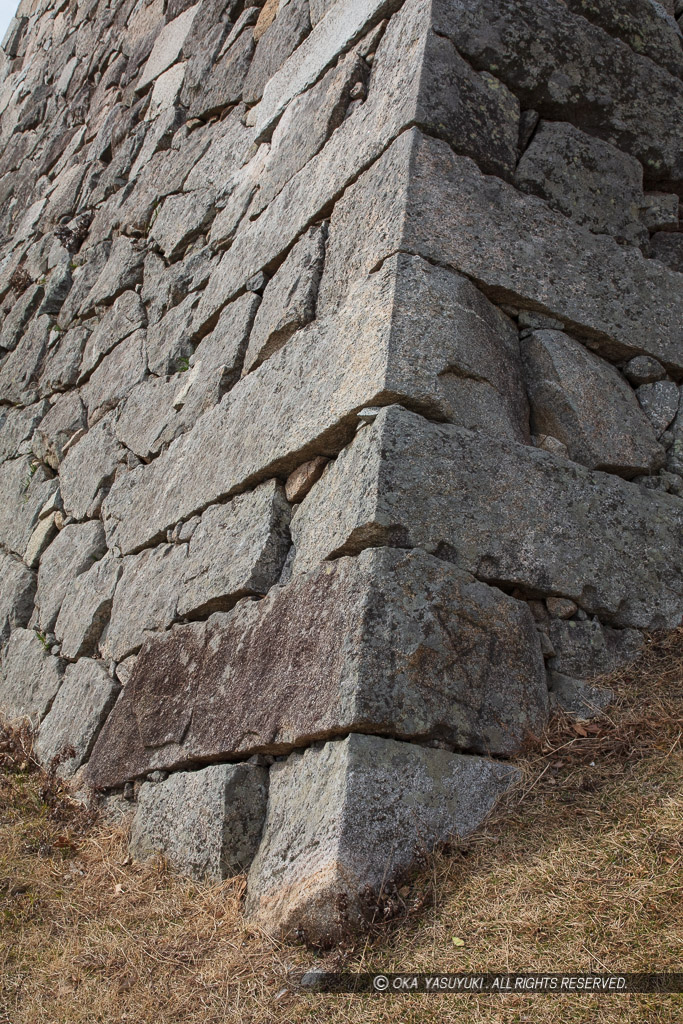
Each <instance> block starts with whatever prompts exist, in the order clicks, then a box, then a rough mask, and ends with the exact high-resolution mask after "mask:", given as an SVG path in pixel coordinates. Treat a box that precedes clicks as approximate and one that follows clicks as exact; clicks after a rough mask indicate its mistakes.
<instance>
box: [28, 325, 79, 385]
mask: <svg viewBox="0 0 683 1024" xmlns="http://www.w3.org/2000/svg"><path fill="white" fill-rule="evenodd" d="M89 337H90V331H89V330H88V328H87V327H74V328H72V329H71V330H68V331H65V332H64V333H62V332H61V331H55V330H53V331H52V332H51V334H50V335H49V337H48V349H47V352H46V354H45V359H44V360H43V363H42V366H41V368H40V380H39V382H38V387H39V390H40V393H41V395H53V394H54V392H56V391H66V390H68V389H69V388H73V387H75V385H76V384H77V383H78V380H79V376H80V367H81V363H82V360H83V353H84V350H85V347H86V344H87V342H88V338H89Z"/></svg>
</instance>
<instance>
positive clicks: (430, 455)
mask: <svg viewBox="0 0 683 1024" xmlns="http://www.w3.org/2000/svg"><path fill="white" fill-rule="evenodd" d="M682 529H683V503H682V502H681V501H680V499H679V498H675V497H673V496H672V495H667V494H656V493H654V492H652V491H644V490H642V489H641V488H640V487H639V486H638V485H637V484H635V483H629V482H627V481H625V480H621V479H619V478H618V477H615V476H612V475H611V474H608V473H600V472H596V471H592V470H588V469H584V468H583V467H581V466H578V465H576V464H575V463H571V462H568V461H567V460H566V459H563V458H561V457H559V456H555V455H550V454H549V453H547V452H544V451H540V450H539V449H538V448H531V447H527V446H524V445H519V444H515V443H514V442H511V441H504V440H502V439H499V440H494V439H492V438H488V437H486V436H484V435H481V434H475V433H472V432H470V431H466V430H462V429H460V428H458V427H454V426H451V425H448V424H436V423H429V422H428V421H426V420H424V419H422V418H421V417H419V416H416V415H414V414H413V413H411V412H407V411H405V410H403V409H400V408H397V407H392V408H390V409H385V410H383V411H382V412H381V413H380V415H379V416H378V417H377V419H376V420H375V422H374V424H373V425H372V426H369V427H364V428H363V430H362V431H361V432H360V433H359V435H358V437H357V438H356V440H355V441H354V443H353V444H352V445H350V447H349V448H348V449H347V450H346V451H344V452H342V453H341V455H340V456H339V457H338V458H337V460H336V461H335V462H334V464H332V465H330V466H329V467H328V469H327V471H326V473H325V474H324V476H323V477H322V479H321V480H320V481H319V482H318V483H317V484H315V485H314V487H313V488H312V490H311V492H310V494H309V495H308V497H307V498H306V499H305V500H304V501H303V502H302V504H301V505H299V507H298V509H297V510H296V512H295V514H294V516H293V518H292V524H291V533H292V540H293V543H294V547H295V557H294V563H293V571H294V573H295V574H296V573H297V572H299V571H307V570H309V569H310V568H311V567H312V566H313V565H316V564H317V563H318V562H319V561H321V560H322V559H325V558H329V557H330V556H332V555H338V554H340V553H345V554H346V553H348V554H350V553H353V552H354V551H359V550H361V549H362V548H364V547H366V546H367V545H369V544H398V545H400V546H401V547H413V546H415V547H418V546H419V547H422V548H425V549H426V550H427V551H433V552H435V553H437V554H441V555H442V557H447V558H449V559H450V560H451V561H453V562H454V563H455V564H457V565H459V566H460V567H461V568H463V569H465V570H466V571H468V572H471V573H473V574H474V575H475V576H476V577H477V578H479V579H483V580H486V581H488V582H490V583H492V584H497V583H501V584H504V585H505V586H517V587H523V588H525V590H526V591H527V593H528V595H529V597H537V596H564V597H567V598H569V599H571V600H572V601H574V602H575V603H576V604H577V605H579V607H581V608H583V609H584V610H585V611H587V612H590V613H591V614H597V615H599V616H600V618H601V619H603V620H604V621H605V622H607V623H609V624H610V625H613V626H629V627H630V626H634V627H636V628H642V629H662V628H669V629H673V628H675V627H676V626H677V625H678V623H679V621H680V618H681V614H682V613H683V561H682V560H681V554H680V537H681V530H682Z"/></svg>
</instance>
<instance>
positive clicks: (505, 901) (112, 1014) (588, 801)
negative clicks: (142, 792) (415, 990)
mask: <svg viewBox="0 0 683 1024" xmlns="http://www.w3.org/2000/svg"><path fill="white" fill-rule="evenodd" d="M612 684H613V685H614V686H615V687H616V689H617V691H618V693H619V695H620V699H619V703H618V705H617V707H616V708H615V709H612V710H611V711H610V713H609V717H606V718H604V719H601V720H600V722H599V724H598V725H597V726H595V727H592V728H590V729H589V730H581V729H580V728H579V729H577V728H576V727H574V726H572V725H571V723H569V722H568V721H558V722H556V723H555V724H554V725H553V728H552V730H551V732H550V733H549V735H548V736H547V737H545V739H544V741H543V742H542V745H541V747H537V748H536V750H535V752H532V753H531V754H529V756H528V757H527V758H526V759H525V760H524V762H523V767H524V769H525V783H524V785H523V786H522V787H521V789H520V790H519V791H518V792H517V793H515V794H513V795H512V796H511V797H510V798H509V799H508V800H507V801H506V804H505V806H504V807H502V808H501V809H500V811H499V812H498V814H497V816H496V818H495V820H493V821H491V822H490V823H489V825H488V827H487V829H486V831H485V832H482V833H480V834H478V835H477V836H476V837H475V838H473V839H472V840H471V841H470V842H469V843H468V844H467V845H464V846H460V847H459V848H458V849H456V850H452V851H450V852H449V853H446V852H441V853H439V854H437V855H435V856H434V858H433V859H432V861H431V863H430V865H429V867H428V869H426V870H425V871H423V872H422V874H420V875H419V877H417V878H416V879H415V881H414V883H413V884H412V886H411V887H410V890H409V892H407V893H405V905H404V906H403V907H402V908H401V914H399V916H398V917H397V919H396V920H394V921H392V922H391V923H389V924H385V925H384V926H383V927H382V928H378V929H377V932H376V933H375V934H374V935H372V936H371V937H369V938H368V939H367V940H366V941H364V942H362V943H360V944H359V945H358V947H357V948H350V949H345V950H337V951H335V952H334V953H333V954H325V955H316V954H315V953H312V952H310V951H307V950H306V949H304V948H302V947H300V946H288V945H281V944H277V943H274V942H271V941H269V940H268V939H267V938H266V937H264V936H262V935H258V934H254V933H253V932H251V931H249V930H248V929H246V928H245V926H244V923H243V921H242V919H241V896H242V892H243V888H244V880H243V879H241V878H240V879H236V880H233V881H230V882H226V883H225V884H224V885H222V886H219V887H212V888H208V887H202V886H199V885H196V884H192V883H190V882H187V881H186V880H182V879H177V878H173V877H172V876H170V875H169V874H168V873H167V872H166V871H165V870H164V867H163V865H161V864H151V865H145V866H140V865H133V864H130V863H128V860H127V857H126V846H125V834H124V831H123V830H122V829H118V830H116V829H113V828H112V827H107V826H106V825H104V824H102V823H101V822H96V821H92V820H90V819H89V818H88V816H87V815H85V814H83V813H82V812H79V811H77V810H74V808H73V806H72V805H70V804H69V802H68V801H67V800H66V799H65V797H64V795H63V794H62V793H60V791H59V789H58V787H56V786H55V785H54V784H53V783H50V782H49V781H48V780H45V778H44V777H43V776H41V774H40V773H39V772H37V771H35V770H32V768H31V764H30V759H29V757H28V756H27V754H26V753H25V752H22V750H21V749H20V745H17V749H15V750H7V749H6V751H5V754H4V757H5V767H4V770H2V771H0V1024H6V1022H11V1024H85V1022H87V1024H94V1022H100V1021H101V1022H106V1024H118V1022H123V1021H130V1022H135V1024H219V1022H221V1024H224V1022H230V1024H232V1022H240V1024H252V1022H253V1024H278V1022H282V1024H284V1022H295V1021H296V1022H297V1024H299V1022H302V1024H308V1022H317V1021H325V1022H330V1024H335V1022H363V1024H379V1022H385V1021H386V1022H389V1021H391V1022H395V1024H409V1022H411V1024H412V1022H415V1024H417V1022H420V1024H423V1022H430V1021H433V1022H437V1021H438V1022H444V1021H453V1022H463V1024H465V1022H467V1024H478V1022H484V1021H485V1022H487V1024H493V1022H500V1024H503V1022H505V1024H508V1022H509V1024H512V1022H527V1021H528V1022H533V1024H545V1022H551V1021H552V1022H553V1024H554V1022H558V1021H562V1022H567V1024H588V1022H589V1021H590V1022H592V1021H594V1020H595V1019H596V1017H598V1016H599V1018H600V1022H601V1024H612V1022H616V1021H619V1022H622V1021H631V1022H634V1024H659V1022H662V1024H665V1022H667V1024H668V1022H670V1024H673V1022H674V1021H680V1020H681V1019H682V1018H683V1003H682V1001H681V997H680V996H616V995H615V996H567V995H563V996H554V995H553V996H529V995H527V996H525V995H512V996H468V995H460V996H455V995H450V996H417V997H412V998H411V997H410V996H408V997H382V996H364V997H363V996H355V997H350V996H322V995H312V994H311V995H305V996H304V995H300V994H299V993H297V992H296V991H292V989H291V988H290V987H289V986H288V979H287V974H288V971H290V970H302V969H306V968H309V967H311V966H313V965H317V966H319V967H325V968H327V969H337V968H344V969H346V970H387V971H390V970H434V969H438V970H439V971H448V970H467V971H483V970H505V971H507V970H511V971H514V970H539V971H549V970H569V969H574V970H597V971H602V970H614V971H638V970H674V969H678V970H680V969H681V950H682V948H683V945H682V936H683V915H681V903H680V892H681V880H682V873H681V864H682V862H683V861H682V852H683V850H682V845H683V844H682V834H681V803H682V799H681V793H682V787H681V781H682V776H683V758H682V755H681V743H680V740H681V726H682V722H683V630H679V631H678V632H677V633H675V634H673V635H670V636H668V637H666V638H659V639H655V640H653V642H652V643H651V644H650V646H649V647H648V650H647V653H646V654H645V656H644V657H643V658H642V659H641V662H640V663H639V664H638V665H637V666H636V667H635V668H634V669H632V670H631V671H630V672H628V673H622V674H621V675H620V676H618V677H615V678H614V679H613V680H612ZM582 731H583V732H585V733H586V734H585V735H581V732H582ZM1 746H2V744H0V748H1ZM0 757H2V755H1V754H0ZM22 765H23V768H22ZM454 936H456V937H458V938H461V939H463V940H464V946H462V947H459V948H458V947H456V946H455V945H454V943H453V941H452V940H453V937H454ZM3 1012H4V1014H5V1017H4V1018H3Z"/></svg>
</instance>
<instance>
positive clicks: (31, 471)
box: [0, 455, 59, 558]
mask: <svg viewBox="0 0 683 1024" xmlns="http://www.w3.org/2000/svg"><path fill="white" fill-rule="evenodd" d="M58 490H59V482H58V481H57V480H56V479H55V478H54V477H53V475H52V474H51V473H50V471H49V470H46V469H45V468H44V467H43V466H40V465H37V464H36V462H35V460H34V459H33V458H29V457H28V456H25V455H24V456H22V457H21V458H18V459H8V460H7V461H6V462H3V463H2V464H0V494H2V501H0V544H2V546H3V547H4V548H5V550H7V551H11V552H13V553H14V554H15V555H19V557H20V558H23V557H24V554H25V552H26V545H27V544H28V542H29V539H30V537H31V534H32V533H33V530H34V529H35V527H36V526H37V524H38V519H39V518H40V513H41V511H42V509H43V508H44V506H45V504H46V502H47V501H49V499H50V498H51V497H52V496H53V495H54V494H55V493H56V492H57V491H58Z"/></svg>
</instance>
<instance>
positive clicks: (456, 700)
mask: <svg viewBox="0 0 683 1024" xmlns="http://www.w3.org/2000/svg"><path fill="white" fill-rule="evenodd" d="M546 714H547V686H546V681H545V670H544V667H543V659H542V656H541V650H540V644H539V640H538V634H537V631H536V628H535V626H534V622H533V618H532V616H531V613H530V611H529V609H528V607H527V605H526V604H525V603H524V602H520V601H516V600H515V599H514V598H511V597H508V596H506V595H505V594H503V593H502V592H500V591H499V590H496V589H495V588H491V587H488V586H486V585H485V584H482V583H477V582H476V581H475V580H473V578H472V577H471V576H469V575H467V574H463V573H461V572H460V571H459V570H457V569H456V568H454V567H453V566H452V565H449V564H448V563H447V562H443V561H441V560H440V559H436V558H433V557H431V556H429V555H426V554H424V553H423V552H419V551H414V552H411V553H407V554H406V553H404V552H399V551H391V550H388V549H379V550H374V549H372V550H368V551H364V552H363V553H362V554H361V555H360V556H359V557H358V558H357V559H353V558H351V559H348V558H343V559H340V560H338V561H335V562H334V563H332V564H331V565H326V566H322V567H320V568H319V569H318V570H317V571H316V572H314V573H312V574H310V575H308V576H305V577H299V578H298V579H296V580H294V581H292V582H291V583H289V584H288V585H287V586H286V587H276V588H273V589H272V590H271V591H270V592H269V593H268V595H267V596H266V597H265V598H263V600H261V601H258V602H242V603H240V604H239V605H237V606H236V608H235V609H234V610H233V611H232V612H230V613H228V614H227V615H220V614H218V615H215V616H212V617H211V618H210V619H209V620H208V621H207V622H198V623H191V624H188V625H183V626H176V627H174V628H173V629H172V630H170V631H169V632H167V633H164V634H162V635H161V636H159V637H156V638H154V639H153V640H150V641H149V642H148V643H147V644H146V645H145V646H144V647H143V648H142V651H141V652H140V655H139V657H138V660H137V663H136V667H135V672H134V674H133V677H132V679H131V680H130V682H129V683H128V684H127V686H126V690H125V693H124V695H123V697H122V698H121V700H120V701H119V703H118V704H117V707H116V709H115V711H114V712H113V714H112V716H111V718H110V719H109V721H108V723H107V725H106V727H105V729H104V731H103V733H102V735H101V737H100V740H99V742H98V744H97V747H96V749H95V752H94V754H93V757H92V759H91V761H90V767H89V774H90V778H91V781H92V782H93V784H94V785H96V786H101V787H108V786H113V785H119V784H121V783H123V782H125V781H127V780H128V779H130V778H133V777H136V776H141V775H144V774H145V773H146V772H148V771H151V770H153V769H155V768H172V767H181V766H182V765H184V764H189V763H192V762H194V761H197V760H205V761H208V760H215V759H219V758H220V759H223V758H237V757H248V756H250V755H251V754H253V753H258V752H266V753H281V752H284V751H287V750H290V749H292V748H293V747H297V746H304V745H305V744H308V743H310V742H312V741H313V740H316V739H324V738H326V737H328V736H333V735H335V734H339V733H342V734H343V733H346V732H349V731H352V730H358V729H362V730H363V731H368V732H376V733H380V734H384V735H393V736H399V737H404V738H419V739H423V740H428V739H439V740H442V741H444V742H446V743H448V744H449V745H453V746H458V747H462V748H465V749H468V750H477V751H480V752H487V751H489V750H490V751H493V752H495V753H503V754H510V753H512V752H514V751H515V750H517V749H519V747H520V745H521V743H522V742H523V740H524V738H525V736H526V735H527V733H529V732H534V733H537V732H538V731H539V730H540V729H541V728H542V727H543V723H544V722H545V718H546Z"/></svg>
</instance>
